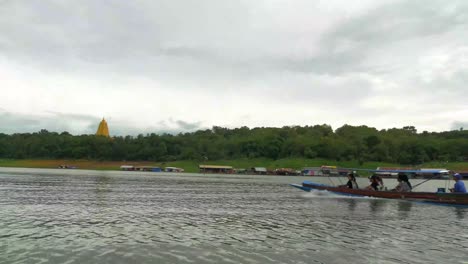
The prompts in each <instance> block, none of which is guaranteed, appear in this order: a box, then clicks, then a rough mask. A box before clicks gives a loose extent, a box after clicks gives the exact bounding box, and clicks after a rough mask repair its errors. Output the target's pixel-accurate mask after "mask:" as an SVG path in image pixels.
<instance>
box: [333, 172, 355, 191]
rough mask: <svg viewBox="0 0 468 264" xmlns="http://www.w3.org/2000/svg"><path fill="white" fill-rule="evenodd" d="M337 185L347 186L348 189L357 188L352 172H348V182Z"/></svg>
mask: <svg viewBox="0 0 468 264" xmlns="http://www.w3.org/2000/svg"><path fill="white" fill-rule="evenodd" d="M338 187H348V188H349V189H359V186H358V184H357V182H356V177H355V176H354V174H353V173H349V174H348V182H347V183H346V184H345V185H340V186H338Z"/></svg>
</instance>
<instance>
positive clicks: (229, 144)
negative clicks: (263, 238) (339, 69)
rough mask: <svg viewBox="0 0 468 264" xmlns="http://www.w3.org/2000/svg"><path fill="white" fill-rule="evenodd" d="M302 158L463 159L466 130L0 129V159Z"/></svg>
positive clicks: (467, 140)
mask: <svg viewBox="0 0 468 264" xmlns="http://www.w3.org/2000/svg"><path fill="white" fill-rule="evenodd" d="M259 157H265V158H270V159H279V158H288V157H303V158H325V159H332V160H337V161H343V160H358V161H359V162H364V161H381V162H394V163H399V164H420V163H423V162H428V161H463V160H466V159H468V131H449V132H441V133H436V132H431V133H430V132H426V131H425V132H423V133H417V131H416V129H415V128H414V127H412V126H408V127H404V128H401V129H400V128H393V129H387V130H380V131H379V130H377V129H375V128H371V127H367V126H349V125H344V126H342V127H340V128H338V129H336V130H335V131H333V130H332V128H331V127H330V126H328V125H316V126H305V127H299V126H294V127H283V128H253V129H249V128H247V127H241V128H236V129H227V128H222V127H213V128H212V129H209V130H200V131H196V132H193V133H181V134H178V135H171V134H163V135H157V134H148V135H138V136H136V137H133V136H125V137H113V138H106V137H102V136H94V135H81V136H73V135H70V134H69V133H67V132H63V133H60V134H59V133H55V132H49V131H47V130H41V131H40V132H37V133H32V134H31V133H23V134H13V135H6V134H0V158H13V159H25V158H50V159H95V160H142V161H143V160H149V161H173V160H199V161H207V160H218V159H237V158H259Z"/></svg>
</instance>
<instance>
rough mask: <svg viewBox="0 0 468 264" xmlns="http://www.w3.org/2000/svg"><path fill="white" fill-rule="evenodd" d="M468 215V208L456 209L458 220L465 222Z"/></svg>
mask: <svg viewBox="0 0 468 264" xmlns="http://www.w3.org/2000/svg"><path fill="white" fill-rule="evenodd" d="M467 213H468V208H466V207H455V215H456V216H457V219H458V220H463V219H464V218H465V216H466V214H467Z"/></svg>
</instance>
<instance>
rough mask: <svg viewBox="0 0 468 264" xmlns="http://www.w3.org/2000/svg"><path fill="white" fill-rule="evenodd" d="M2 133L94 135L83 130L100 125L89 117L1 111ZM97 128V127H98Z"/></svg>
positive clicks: (0, 130) (96, 119) (89, 131)
mask: <svg viewBox="0 0 468 264" xmlns="http://www.w3.org/2000/svg"><path fill="white" fill-rule="evenodd" d="M0 123H1V124H2V127H1V129H0V133H6V134H12V133H32V132H37V131H40V130H41V129H46V130H49V131H54V132H64V131H67V132H70V133H74V134H88V133H94V132H95V131H91V130H89V129H83V127H86V125H87V124H88V123H95V124H98V123H99V119H98V118H96V117H92V116H87V115H79V114H63V113H61V114H60V113H49V114H47V115H42V116H41V115H34V114H19V113H12V112H7V111H0ZM83 124H84V126H83ZM96 128H97V126H96Z"/></svg>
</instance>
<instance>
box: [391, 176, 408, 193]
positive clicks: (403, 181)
mask: <svg viewBox="0 0 468 264" xmlns="http://www.w3.org/2000/svg"><path fill="white" fill-rule="evenodd" d="M397 180H398V185H397V186H395V189H392V191H395V192H411V189H412V186H411V183H410V182H409V180H408V176H407V175H406V174H404V173H401V172H400V173H398V179H397Z"/></svg>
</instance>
